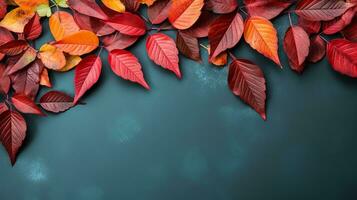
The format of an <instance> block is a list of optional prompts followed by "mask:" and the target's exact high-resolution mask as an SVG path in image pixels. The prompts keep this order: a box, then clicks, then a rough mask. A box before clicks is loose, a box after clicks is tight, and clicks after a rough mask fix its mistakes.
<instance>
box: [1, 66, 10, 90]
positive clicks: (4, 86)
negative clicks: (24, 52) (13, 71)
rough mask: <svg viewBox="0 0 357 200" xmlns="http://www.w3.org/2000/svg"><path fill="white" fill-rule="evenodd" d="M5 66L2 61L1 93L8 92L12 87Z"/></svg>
mask: <svg viewBox="0 0 357 200" xmlns="http://www.w3.org/2000/svg"><path fill="white" fill-rule="evenodd" d="M5 70H6V69H5V66H4V65H3V64H1V63H0V94H7V93H8V92H9V89H10V84H11V83H10V78H9V77H8V75H7V74H5Z"/></svg>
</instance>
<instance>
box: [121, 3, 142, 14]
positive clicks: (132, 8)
mask: <svg viewBox="0 0 357 200" xmlns="http://www.w3.org/2000/svg"><path fill="white" fill-rule="evenodd" d="M121 2H123V4H124V5H125V10H127V11H130V12H136V11H138V10H139V8H140V3H139V1H134V0H121Z"/></svg>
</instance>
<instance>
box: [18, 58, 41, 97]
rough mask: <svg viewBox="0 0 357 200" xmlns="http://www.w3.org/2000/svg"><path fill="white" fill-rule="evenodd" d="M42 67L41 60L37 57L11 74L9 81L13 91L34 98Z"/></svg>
mask: <svg viewBox="0 0 357 200" xmlns="http://www.w3.org/2000/svg"><path fill="white" fill-rule="evenodd" d="M42 69H43V64H42V62H41V60H39V59H37V60H35V61H34V62H32V63H31V65H30V66H29V67H27V68H25V69H23V70H21V71H19V72H17V73H15V74H14V75H12V76H11V82H12V87H13V89H14V90H15V92H16V93H21V94H25V95H26V96H28V97H30V98H31V99H34V98H35V97H36V95H37V92H38V89H39V85H40V74H41V72H42Z"/></svg>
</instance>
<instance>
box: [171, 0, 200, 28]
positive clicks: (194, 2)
mask: <svg viewBox="0 0 357 200" xmlns="http://www.w3.org/2000/svg"><path fill="white" fill-rule="evenodd" d="M203 5H204V2H203V0H172V5H171V9H170V11H169V21H170V22H171V24H172V25H173V26H174V27H175V28H177V29H180V30H184V29H188V28H190V27H191V26H192V25H193V24H194V23H195V22H196V21H197V20H198V18H199V17H200V15H201V9H202V7H203Z"/></svg>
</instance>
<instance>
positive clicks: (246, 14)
mask: <svg viewBox="0 0 357 200" xmlns="http://www.w3.org/2000/svg"><path fill="white" fill-rule="evenodd" d="M243 8H245V7H244V6H241V7H239V10H240V11H241V12H242V13H243V14H244V15H245V16H248V13H247V12H245V11H244V10H243Z"/></svg>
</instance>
